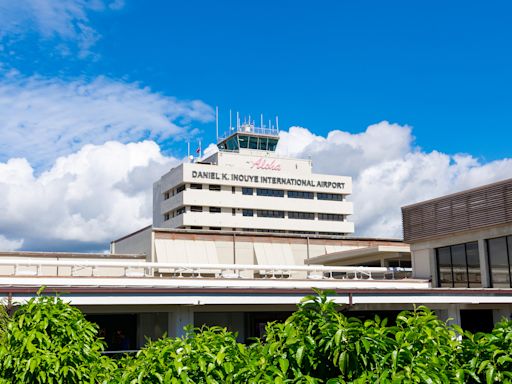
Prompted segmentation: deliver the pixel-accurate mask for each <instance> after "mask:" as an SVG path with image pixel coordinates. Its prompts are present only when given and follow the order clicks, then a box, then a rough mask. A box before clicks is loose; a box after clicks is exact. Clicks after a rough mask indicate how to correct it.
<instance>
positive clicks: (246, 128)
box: [219, 124, 279, 140]
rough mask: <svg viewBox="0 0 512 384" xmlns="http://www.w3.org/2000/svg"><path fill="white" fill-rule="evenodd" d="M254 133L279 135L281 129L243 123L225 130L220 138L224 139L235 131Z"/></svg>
mask: <svg viewBox="0 0 512 384" xmlns="http://www.w3.org/2000/svg"><path fill="white" fill-rule="evenodd" d="M237 132H238V133H254V134H256V135H265V136H279V129H277V128H268V127H256V126H254V125H249V124H242V125H240V127H238V128H237V127H232V128H231V130H230V131H228V132H224V134H223V135H222V136H221V137H219V139H220V140H224V139H226V138H228V137H229V136H231V135H232V134H234V133H237Z"/></svg>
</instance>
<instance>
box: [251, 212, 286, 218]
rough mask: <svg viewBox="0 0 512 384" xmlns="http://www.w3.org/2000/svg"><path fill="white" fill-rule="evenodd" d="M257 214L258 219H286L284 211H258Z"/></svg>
mask: <svg viewBox="0 0 512 384" xmlns="http://www.w3.org/2000/svg"><path fill="white" fill-rule="evenodd" d="M256 214H257V216H258V217H276V218H284V211H271V210H258V211H257V212H256Z"/></svg>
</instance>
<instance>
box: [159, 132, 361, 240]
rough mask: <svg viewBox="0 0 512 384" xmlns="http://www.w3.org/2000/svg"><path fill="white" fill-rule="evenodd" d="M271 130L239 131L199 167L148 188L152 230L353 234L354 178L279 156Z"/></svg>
mask: <svg viewBox="0 0 512 384" xmlns="http://www.w3.org/2000/svg"><path fill="white" fill-rule="evenodd" d="M276 133H277V132H275V131H274V132H271V131H269V130H263V129H261V128H257V127H254V126H253V125H249V124H247V125H245V126H241V127H240V128H239V129H237V131H236V132H234V133H232V134H231V135H230V136H228V137H227V138H226V139H224V140H221V141H220V142H219V144H218V147H219V152H217V153H215V154H213V155H212V156H210V157H208V158H206V159H205V160H203V161H198V162H191V163H183V164H181V165H179V166H178V167H176V168H173V169H171V170H170V171H169V172H168V173H167V174H165V175H163V176H162V177H161V178H160V180H158V181H157V182H156V183H155V184H154V186H153V226H154V227H157V228H181V229H195V230H200V229H202V230H223V231H225V230H229V231H257V232H277V233H298V234H313V235H314V234H316V235H337V236H344V235H348V234H351V233H353V232H354V224H353V223H352V222H351V221H349V216H350V215H351V214H352V213H353V207H352V203H351V202H349V201H347V196H349V195H350V194H351V193H352V179H351V178H350V177H346V176H335V175H324V174H316V173H313V171H312V164H311V160H304V159H293V158H285V157H281V156H278V155H277V154H276V153H275V152H274V151H275V146H276V144H277V141H278V139H279V137H278V136H277V134H276Z"/></svg>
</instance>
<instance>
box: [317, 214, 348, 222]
mask: <svg viewBox="0 0 512 384" xmlns="http://www.w3.org/2000/svg"><path fill="white" fill-rule="evenodd" d="M343 219H344V217H343V215H339V214H337V213H319V214H318V220H327V221H343Z"/></svg>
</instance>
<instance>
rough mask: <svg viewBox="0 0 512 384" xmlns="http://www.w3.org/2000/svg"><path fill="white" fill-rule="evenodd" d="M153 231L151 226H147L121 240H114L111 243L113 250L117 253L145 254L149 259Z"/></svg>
mask: <svg viewBox="0 0 512 384" xmlns="http://www.w3.org/2000/svg"><path fill="white" fill-rule="evenodd" d="M152 231H153V229H152V228H151V227H147V228H144V229H142V230H140V231H137V232H135V233H133V234H131V235H128V236H125V237H123V238H121V239H119V240H114V241H113V242H112V243H111V252H112V253H116V254H122V253H129V254H144V255H146V256H147V258H148V261H149V260H150V257H151V246H152V239H151V233H152Z"/></svg>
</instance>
